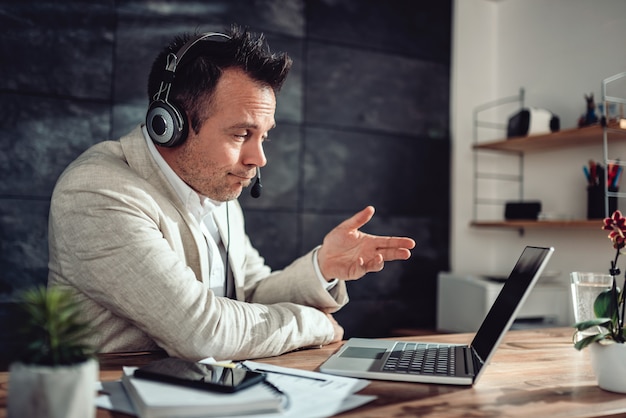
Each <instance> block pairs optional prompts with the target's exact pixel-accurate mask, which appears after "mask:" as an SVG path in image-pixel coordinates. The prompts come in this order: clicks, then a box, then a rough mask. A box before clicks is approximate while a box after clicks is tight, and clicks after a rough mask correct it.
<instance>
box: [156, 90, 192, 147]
mask: <svg viewBox="0 0 626 418" xmlns="http://www.w3.org/2000/svg"><path fill="white" fill-rule="evenodd" d="M146 129H147V130H148V135H150V138H152V141H154V143H156V144H157V145H160V146H162V147H175V146H177V145H179V144H182V143H183V142H184V141H185V139H186V138H187V123H186V119H185V113H184V112H183V111H181V110H179V109H178V108H177V107H176V106H174V105H172V104H171V103H169V102H165V101H163V100H155V101H154V102H152V103H151V104H150V107H149V108H148V113H147V114H146Z"/></svg>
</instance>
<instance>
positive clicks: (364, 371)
mask: <svg viewBox="0 0 626 418" xmlns="http://www.w3.org/2000/svg"><path fill="white" fill-rule="evenodd" d="M553 253H554V248H542V247H529V246H527V247H526V248H524V251H523V252H522V254H521V255H520V257H519V259H518V261H517V263H516V264H515V267H514V268H513V271H512V272H511V274H510V275H509V278H508V279H507V280H506V282H505V284H504V286H503V287H502V290H501V291H500V293H499V295H498V297H497V299H496V300H495V302H494V303H493V305H492V307H491V309H490V310H489V313H488V314H487V316H486V317H485V320H484V321H483V323H482V325H481V326H480V328H479V329H478V332H477V333H476V335H475V337H474V339H473V340H472V342H471V344H469V345H457V344H454V345H450V344H438V343H434V342H429V343H422V342H419V341H418V342H405V341H392V340H387V341H384V340H374V339H364V338H352V339H350V340H348V342H347V343H345V344H344V346H343V347H342V348H341V349H340V350H339V351H337V352H336V353H335V354H333V355H332V356H331V357H330V358H329V359H328V360H327V361H326V362H324V364H322V365H321V366H320V370H321V371H322V372H325V373H331V374H337V375H342V376H353V377H364V378H371V379H381V380H395V381H403V382H421V383H440V384H455V385H473V384H474V383H476V381H477V380H478V379H479V378H480V376H481V375H482V373H483V372H484V371H485V369H486V366H487V364H488V363H489V360H490V359H491V357H492V356H493V354H494V353H495V351H496V348H497V347H498V345H499V343H500V341H501V340H502V338H503V337H504V334H505V333H506V332H507V331H508V330H509V328H510V327H511V324H512V323H513V320H514V319H515V315H516V314H517V312H518V311H519V309H520V308H521V306H522V304H523V302H524V300H525V299H526V298H527V297H528V294H529V293H530V290H531V289H532V287H533V286H534V285H535V283H536V282H537V280H538V279H539V276H540V275H541V273H542V271H543V269H544V268H545V266H546V265H547V263H548V261H549V259H550V257H551V256H552V254H553Z"/></svg>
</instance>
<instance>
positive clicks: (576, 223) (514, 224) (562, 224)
mask: <svg viewBox="0 0 626 418" xmlns="http://www.w3.org/2000/svg"><path fill="white" fill-rule="evenodd" d="M470 225H471V226H473V227H477V228H505V229H544V228H545V229H549V228H576V229H601V228H602V220H601V219H591V220H588V219H582V220H563V221H558V220H554V221H551V220H546V221H533V220H528V221H523V220H521V221H472V222H471V224H470Z"/></svg>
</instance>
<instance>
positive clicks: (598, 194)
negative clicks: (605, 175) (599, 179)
mask: <svg viewBox="0 0 626 418" xmlns="http://www.w3.org/2000/svg"><path fill="white" fill-rule="evenodd" d="M608 190H609V191H610V192H618V191H619V188H617V187H609V188H608ZM605 202H606V199H605V193H604V186H602V185H600V184H594V185H589V186H587V219H603V218H605V217H606V216H607V215H606V211H605ZM616 210H617V197H614V196H611V197H609V214H608V215H609V216H611V214H612V213H613V212H615V211H616Z"/></svg>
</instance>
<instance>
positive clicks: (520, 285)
mask: <svg viewBox="0 0 626 418" xmlns="http://www.w3.org/2000/svg"><path fill="white" fill-rule="evenodd" d="M553 251H554V249H552V248H541V247H526V248H525V249H524V251H523V252H522V255H521V256H520V258H519V260H517V263H516V264H515V267H514V268H513V271H512V272H511V274H510V275H509V277H508V279H506V281H505V282H504V286H503V287H502V290H501V291H500V293H499V294H498V297H497V298H496V300H495V302H494V303H493V305H492V306H491V309H490V310H489V313H487V316H486V317H485V320H484V321H483V323H482V325H481V326H480V328H479V329H478V332H477V333H476V335H475V337H474V340H473V341H472V347H473V348H474V350H475V351H476V354H478V356H479V357H480V359H481V360H482V361H483V362H486V361H488V358H489V355H490V354H492V351H493V349H494V348H495V347H496V345H497V344H498V343H499V341H500V339H501V338H502V337H503V335H504V332H505V331H506V330H508V328H509V327H510V326H511V324H512V323H513V320H514V319H515V316H514V315H515V313H516V311H517V309H518V308H519V307H520V306H521V303H522V302H523V300H524V299H525V297H526V295H527V293H528V291H529V290H530V289H531V288H532V286H533V284H534V282H535V281H536V279H537V278H539V275H540V274H541V272H542V271H543V268H544V267H545V265H546V264H547V261H548V260H547V259H548V258H549V256H550V255H551V254H552V252H553Z"/></svg>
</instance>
